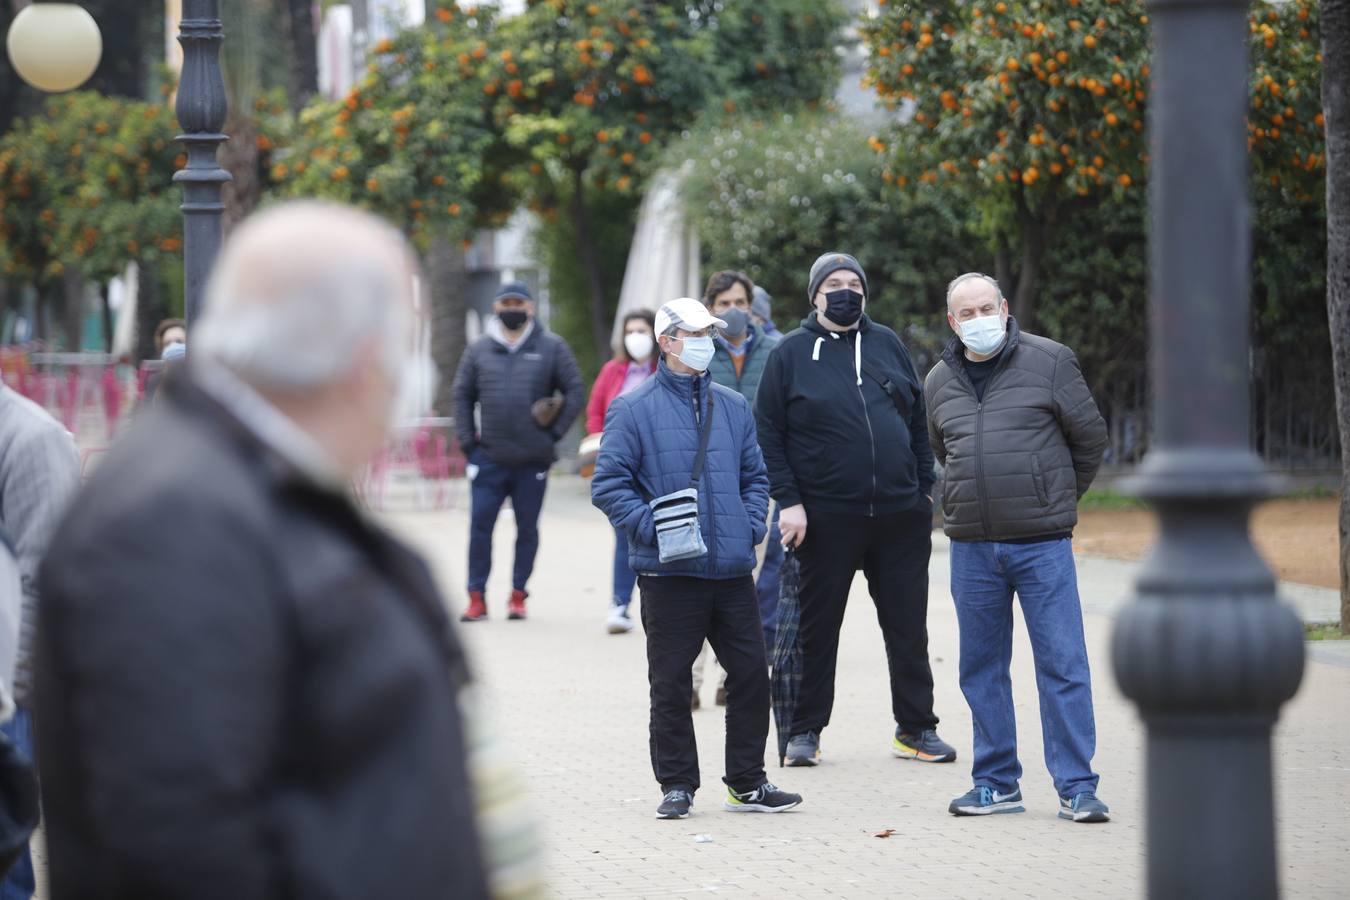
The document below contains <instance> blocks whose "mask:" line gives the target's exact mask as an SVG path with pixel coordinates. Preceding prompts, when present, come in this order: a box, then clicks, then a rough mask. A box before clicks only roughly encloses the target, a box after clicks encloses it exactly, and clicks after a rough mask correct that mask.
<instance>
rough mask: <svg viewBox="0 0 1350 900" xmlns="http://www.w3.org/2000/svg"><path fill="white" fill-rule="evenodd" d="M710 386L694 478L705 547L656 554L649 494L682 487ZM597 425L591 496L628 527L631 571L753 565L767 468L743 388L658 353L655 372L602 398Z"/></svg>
mask: <svg viewBox="0 0 1350 900" xmlns="http://www.w3.org/2000/svg"><path fill="white" fill-rule="evenodd" d="M709 390H711V391H713V392H714V397H715V399H714V400H713V426H712V434H711V435H710V436H709V439H708V456H707V460H706V462H705V463H704V467H703V477H702V479H701V480H700V483H699V486H698V488H699V497H698V501H699V525H700V527H701V528H702V531H703V542H704V543H705V544H707V545H708V553H707V555H706V556H703V557H700V558H698V559H684V560H680V561H679V562H674V563H666V564H663V563H662V562H661V561H660V558H659V556H658V554H657V550H656V528H655V525H654V524H653V522H652V513H651V509H650V507H649V506H648V505H647V504H648V502H649V501H650V500H651V499H652V498H653V497H660V496H662V495H664V494H669V493H673V492H675V491H679V490H683V489H685V488H687V487H689V479H690V477H691V476H692V475H693V471H694V457H695V456H697V455H698V444H699V430H700V429H699V426H700V425H701V423H702V421H703V419H702V417H703V415H705V414H706V413H707V409H708V391H709ZM695 410H697V411H698V414H697V416H696V415H695ZM604 434H605V436H604V438H603V439H602V441H601V444H600V455H599V458H598V459H597V460H596V464H595V476H594V478H593V479H592V481H591V502H593V503H594V504H595V505H596V506H597V507H599V508H600V509H601V510H602V511H603V512H604V514H605V515H606V516H608V517H609V520H610V521H611V522H612V523H614V526H615V527H616V528H622V529H624V530H625V531H626V532H627V534H628V547H629V551H628V559H629V562H630V563H631V564H632V566H633V571H635V572H637V573H638V574H640V575H686V576H693V577H695V578H738V577H740V576H743V575H749V574H750V573H751V572H753V571H754V569H755V547H756V546H758V545H759V542H760V541H762V540H764V534H765V531H766V530H767V529H766V527H765V518H766V516H767V514H768V507H769V477H768V475H767V474H766V472H765V469H764V458H763V456H761V455H760V452H759V441H758V440H757V439H756V436H755V418H754V415H753V414H752V413H751V411H750V404H749V403H747V402H746V400H745V398H744V397H742V396H741V395H740V394H738V393H737V392H736V391H733V390H731V389H729V388H724V387H721V386H720V385H715V384H713V382H712V379H710V378H709V377H708V375H707V374H706V373H705V374H703V375H700V376H697V377H693V376H684V375H676V374H675V373H674V372H672V371H670V369H668V368H666V364H665V363H664V362H662V363H661V365H660V367H659V368H658V369H657V372H656V377H654V378H649V379H648V380H647V381H646V382H645V383H644V384H643V385H642V386H641V387H639V388H637V389H636V390H634V391H632V392H630V393H628V394H625V395H624V396H622V397H619V398H618V399H617V400H615V401H614V402H613V403H612V404H611V405H610V407H609V413H608V414H607V415H606V416H605V432H604Z"/></svg>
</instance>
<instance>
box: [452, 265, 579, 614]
mask: <svg viewBox="0 0 1350 900" xmlns="http://www.w3.org/2000/svg"><path fill="white" fill-rule="evenodd" d="M493 311H494V312H495V313H496V315H494V316H493V317H492V318H491V319H489V320H488V324H487V328H486V332H487V333H486V334H485V335H483V337H481V338H479V339H478V340H477V341H475V342H474V344H473V346H471V347H469V349H468V350H467V351H465V353H464V358H463V359H461V360H460V363H459V371H458V372H457V373H456V374H455V431H456V433H457V434H458V435H459V443H460V447H461V448H462V449H463V450H464V453H465V455H466V456H467V457H468V460H469V470H468V474H469V478H470V480H471V481H472V483H473V489H472V510H471V512H470V515H471V517H472V520H471V523H470V529H469V585H468V588H469V605H468V607H467V608H466V609H465V610H464V614H463V615H462V616H460V621H461V622H478V621H482V620H483V619H486V618H487V600H486V595H485V592H486V590H487V580H488V575H489V574H490V573H491V571H492V531H493V529H494V528H495V527H496V525H497V514H498V513H500V512H501V509H502V503H504V502H505V501H506V498H507V497H510V498H511V509H512V511H513V512H514V513H515V519H516V559H515V565H514V567H513V569H512V573H511V587H512V590H511V599H510V601H509V602H508V604H507V617H508V618H511V619H523V618H525V598H526V597H528V596H529V594H528V593H527V592H526V590H525V585H526V583H527V582H528V581H529V579H530V574H531V573H532V572H533V571H534V557H535V554H536V553H537V552H538V551H539V512H540V510H542V509H543V506H544V490H545V488H547V487H548V470H549V467H550V466H552V465H553V463H554V461H555V460H556V459H557V458H558V457H557V452H556V450H555V449H554V447H555V445H556V444H557V443H558V441H560V440H562V436H563V434H565V433H566V432H567V429H568V428H570V427H571V426H572V421H573V420H574V419H575V418H576V417H577V414H578V413H579V412H581V408H582V406H583V405H585V403H586V386H585V385H584V384H582V381H581V371H580V370H579V369H578V368H577V361H576V359H575V358H574V357H573V356H572V351H571V349H570V348H568V346H567V344H566V343H565V342H564V341H563V339H562V338H560V337H558V336H557V335H556V334H552V333H550V332H548V331H546V330H544V328H543V326H542V325H540V324H539V322H538V321H537V320H536V319H535V317H534V298H533V297H531V296H530V290H529V288H527V287H526V286H525V285H523V284H520V283H519V282H512V283H510V284H504V285H502V286H501V289H500V290H498V291H497V298H496V300H494V301H493ZM475 411H477V413H478V416H477V418H476V419H475V416H474V413H475ZM475 422H477V427H475Z"/></svg>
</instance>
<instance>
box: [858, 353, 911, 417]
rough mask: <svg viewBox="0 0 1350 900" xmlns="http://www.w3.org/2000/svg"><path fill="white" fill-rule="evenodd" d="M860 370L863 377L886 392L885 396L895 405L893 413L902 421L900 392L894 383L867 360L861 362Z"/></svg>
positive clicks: (902, 408)
mask: <svg viewBox="0 0 1350 900" xmlns="http://www.w3.org/2000/svg"><path fill="white" fill-rule="evenodd" d="M862 370H863V374H864V375H866V376H867V377H868V378H871V379H872V380H873V381H875V382H876V383H877V384H879V385H881V389H882V390H883V391H885V392H886V396H887V397H890V398H891V403H893V404H894V405H895V411H896V412H898V413H899V414H900V417H901V418H902V419H903V418H904V417H905V408H904V407H903V406H902V405H901V403H900V392H899V390H897V389H896V386H895V382H893V381H891V380H890V379H889V378H887V377H886V376H885V375H882V374H881V373H880V372H879V371H877V370H876V368H874V367H873V366H872V364H871V363H870V362H868V361H867V360H863V364H862Z"/></svg>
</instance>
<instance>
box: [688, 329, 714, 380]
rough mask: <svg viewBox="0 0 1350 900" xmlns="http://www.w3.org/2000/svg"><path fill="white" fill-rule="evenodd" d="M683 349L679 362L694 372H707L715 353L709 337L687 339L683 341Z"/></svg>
mask: <svg viewBox="0 0 1350 900" xmlns="http://www.w3.org/2000/svg"><path fill="white" fill-rule="evenodd" d="M683 341H684V349H683V350H682V351H681V352H680V362H682V363H684V364H685V365H686V366H688V367H689V368H691V369H693V370H694V371H695V372H706V371H708V364H709V363H711V362H712V359H713V354H714V353H716V352H717V349H716V347H715V346H714V344H713V339H712V338H711V337H687V338H684V339H683Z"/></svg>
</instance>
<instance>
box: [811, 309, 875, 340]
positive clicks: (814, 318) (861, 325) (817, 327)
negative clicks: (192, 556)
mask: <svg viewBox="0 0 1350 900" xmlns="http://www.w3.org/2000/svg"><path fill="white" fill-rule="evenodd" d="M802 327H803V328H805V329H806V330H807V331H809V332H811V333H813V334H819V335H824V336H825V337H829V336H830V335H831V334H848V331H843V332H839V331H833V332H832V331H830V330H829V329H828V328H826V327H825V326H824V325H822V324H820V313H819V312H817V311H815V310H812V311H811V313H810V314H809V315H807V317H806V318H805V319H802ZM871 327H872V320H871V319H870V318H868V316H867V313H863V314H862V318H861V319H859V320H858V329H857V330H858V331H862V332H866V331H868V330H870V329H871ZM852 330H853V329H849V331H852Z"/></svg>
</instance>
